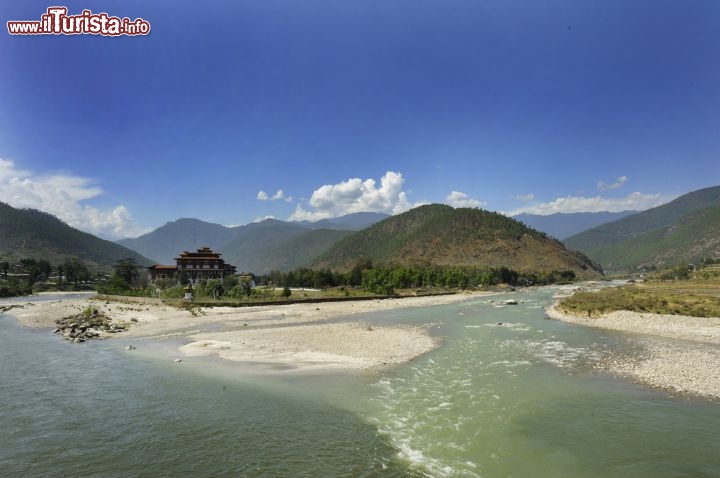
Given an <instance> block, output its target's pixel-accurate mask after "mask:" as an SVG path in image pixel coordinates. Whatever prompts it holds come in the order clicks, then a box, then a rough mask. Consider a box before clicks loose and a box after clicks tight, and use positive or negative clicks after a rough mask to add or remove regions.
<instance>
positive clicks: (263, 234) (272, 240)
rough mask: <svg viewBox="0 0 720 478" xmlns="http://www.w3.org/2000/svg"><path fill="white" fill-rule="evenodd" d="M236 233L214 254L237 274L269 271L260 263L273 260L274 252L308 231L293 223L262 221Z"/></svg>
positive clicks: (242, 227)
mask: <svg viewBox="0 0 720 478" xmlns="http://www.w3.org/2000/svg"><path fill="white" fill-rule="evenodd" d="M237 232H238V234H237V235H236V236H235V238H233V239H232V240H231V241H229V242H227V243H225V244H223V245H222V246H221V247H220V248H219V249H218V251H219V252H221V253H222V254H223V258H224V259H225V260H226V261H228V262H229V263H230V264H233V265H234V266H237V269H238V271H243V272H258V271H269V270H271V269H272V268H270V269H268V268H267V267H266V265H265V263H264V261H265V260H266V259H267V258H273V256H274V254H275V249H276V248H278V247H281V246H282V245H283V244H284V243H285V242H286V241H288V240H290V239H292V238H294V237H297V236H301V235H303V234H306V233H307V232H309V230H308V229H307V228H306V227H304V226H301V225H299V224H297V223H292V222H284V221H278V220H277V219H266V220H264V221H261V222H255V223H252V224H248V225H246V226H241V227H240V228H238V231H237ZM296 252H297V251H296ZM272 260H274V259H272Z"/></svg>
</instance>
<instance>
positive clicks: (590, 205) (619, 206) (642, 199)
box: [505, 192, 674, 216]
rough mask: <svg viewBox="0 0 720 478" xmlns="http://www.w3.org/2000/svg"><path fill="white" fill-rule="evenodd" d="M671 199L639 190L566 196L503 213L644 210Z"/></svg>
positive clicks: (511, 214) (543, 214) (542, 213)
mask: <svg viewBox="0 0 720 478" xmlns="http://www.w3.org/2000/svg"><path fill="white" fill-rule="evenodd" d="M672 199H674V198H673V197H668V196H663V195H662V194H659V193H658V194H643V193H639V192H634V193H630V194H628V195H627V196H625V197H621V198H604V197H600V196H595V197H582V196H566V197H561V198H557V199H555V200H554V201H550V202H546V203H538V204H533V205H532V206H528V207H524V208H520V209H516V210H515V211H510V212H507V213H505V214H507V215H508V216H515V215H517V214H522V213H528V214H539V215H541V216H545V215H548V214H554V213H558V212H565V213H568V212H602V211H609V212H620V211H644V210H645V209H650V208H652V207H656V206H659V205H661V204H665V203H666V202H668V201H670V200H672Z"/></svg>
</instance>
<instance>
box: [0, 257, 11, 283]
mask: <svg viewBox="0 0 720 478" xmlns="http://www.w3.org/2000/svg"><path fill="white" fill-rule="evenodd" d="M9 270H10V263H9V262H8V261H2V262H0V274H2V277H3V279H7V275H8V271H9Z"/></svg>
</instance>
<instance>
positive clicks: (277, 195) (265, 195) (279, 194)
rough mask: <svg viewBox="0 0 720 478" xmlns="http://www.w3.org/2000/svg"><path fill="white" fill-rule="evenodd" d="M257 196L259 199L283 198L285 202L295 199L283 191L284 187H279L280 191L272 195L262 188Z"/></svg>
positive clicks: (278, 199)
mask: <svg viewBox="0 0 720 478" xmlns="http://www.w3.org/2000/svg"><path fill="white" fill-rule="evenodd" d="M257 198H258V201H281V200H282V201H285V202H290V201H292V199H293V198H292V196H285V193H284V192H283V190H282V189H278V191H277V192H276V193H275V194H274V195H272V196H268V193H266V192H265V191H262V190H260V191H258V193H257Z"/></svg>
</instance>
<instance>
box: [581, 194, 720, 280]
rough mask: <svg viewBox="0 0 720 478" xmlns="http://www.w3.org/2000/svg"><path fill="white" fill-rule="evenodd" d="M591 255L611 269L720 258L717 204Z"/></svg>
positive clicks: (626, 269)
mask: <svg viewBox="0 0 720 478" xmlns="http://www.w3.org/2000/svg"><path fill="white" fill-rule="evenodd" d="M592 257H593V259H594V260H596V261H598V262H600V263H601V264H602V265H603V267H604V268H606V269H607V270H611V271H629V270H637V269H638V268H640V269H651V268H654V267H659V268H662V267H673V266H676V265H678V264H686V263H696V262H701V261H703V260H706V259H711V260H720V206H717V207H712V208H706V209H701V210H699V211H695V212H693V213H691V214H688V215H687V216H684V217H682V218H681V219H680V220H678V221H677V222H676V223H674V224H672V225H670V226H668V227H659V228H656V229H653V230H652V231H650V232H646V233H645V234H641V235H639V236H636V237H633V238H631V239H627V240H625V241H623V242H621V243H619V244H614V245H611V246H607V247H601V248H597V249H595V250H593V251H592Z"/></svg>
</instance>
